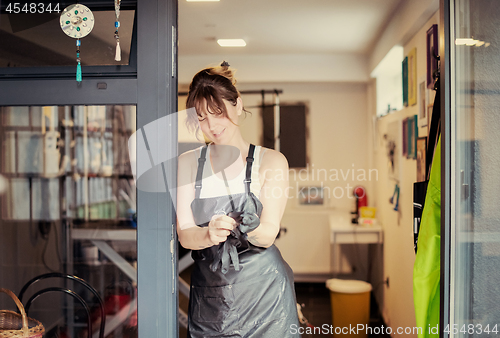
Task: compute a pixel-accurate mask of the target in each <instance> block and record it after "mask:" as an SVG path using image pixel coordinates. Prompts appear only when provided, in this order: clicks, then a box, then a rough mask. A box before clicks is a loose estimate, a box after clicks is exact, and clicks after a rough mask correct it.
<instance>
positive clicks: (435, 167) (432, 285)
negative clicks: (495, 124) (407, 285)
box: [413, 138, 441, 338]
mask: <svg viewBox="0 0 500 338" xmlns="http://www.w3.org/2000/svg"><path fill="white" fill-rule="evenodd" d="M440 250H441V138H439V140H438V143H437V146H436V151H435V153H434V159H433V161H432V169H431V176H430V180H429V185H428V187H427V194H426V196H425V205H424V210H423V211H422V221H421V223H420V233H419V235H418V251H417V256H416V258H415V264H414V266H413V302H414V305H415V317H416V321H417V326H418V327H420V328H422V333H419V334H418V337H419V338H422V337H439V329H436V327H437V326H438V325H439V305H440V304H439V301H440V264H441V255H440ZM433 328H434V329H433Z"/></svg>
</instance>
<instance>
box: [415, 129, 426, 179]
mask: <svg viewBox="0 0 500 338" xmlns="http://www.w3.org/2000/svg"><path fill="white" fill-rule="evenodd" d="M426 151H427V136H424V137H419V138H417V182H423V181H425V180H426V177H425V176H426V175H425V171H426V163H425V160H426Z"/></svg>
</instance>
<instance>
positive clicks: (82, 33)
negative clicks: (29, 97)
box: [59, 3, 94, 82]
mask: <svg viewBox="0 0 500 338" xmlns="http://www.w3.org/2000/svg"><path fill="white" fill-rule="evenodd" d="M59 23H60V25H61V28H62V30H63V32H64V33H65V34H66V35H67V36H69V37H71V38H74V39H77V40H76V62H77V63H78V64H77V66H76V81H77V82H81V81H82V66H81V62H80V61H81V59H80V46H81V41H80V39H81V38H83V37H86V36H87V35H89V34H90V32H91V31H92V28H94V14H92V11H91V10H90V9H89V8H88V7H87V6H84V5H81V4H78V3H77V4H74V5H69V6H68V7H66V8H65V9H64V10H63V12H62V13H61V17H60V21H59Z"/></svg>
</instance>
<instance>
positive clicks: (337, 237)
mask: <svg viewBox="0 0 500 338" xmlns="http://www.w3.org/2000/svg"><path fill="white" fill-rule="evenodd" d="M352 217H353V215H351V214H350V213H349V212H348V211H346V210H335V211H332V212H331V213H330V215H329V224H330V245H331V250H332V253H333V255H334V256H337V257H338V259H337V260H334V259H332V263H333V264H332V272H333V273H335V272H337V271H340V269H341V267H342V257H341V255H340V250H338V249H339V245H340V244H383V242H384V232H383V229H382V226H381V225H380V224H378V225H358V224H353V223H352V222H351V219H352ZM335 261H337V263H338V264H337V265H336V264H335ZM370 272H371V261H369V262H368V277H369V276H370Z"/></svg>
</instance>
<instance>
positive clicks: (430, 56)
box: [427, 25, 439, 89]
mask: <svg viewBox="0 0 500 338" xmlns="http://www.w3.org/2000/svg"><path fill="white" fill-rule="evenodd" d="M438 54H439V46H438V31H437V25H432V26H431V28H429V30H428V31H427V88H429V89H432V88H434V82H435V77H434V74H435V73H436V72H437V69H438V66H439V65H438V59H437V56H438Z"/></svg>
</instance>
